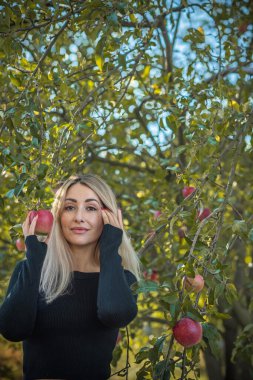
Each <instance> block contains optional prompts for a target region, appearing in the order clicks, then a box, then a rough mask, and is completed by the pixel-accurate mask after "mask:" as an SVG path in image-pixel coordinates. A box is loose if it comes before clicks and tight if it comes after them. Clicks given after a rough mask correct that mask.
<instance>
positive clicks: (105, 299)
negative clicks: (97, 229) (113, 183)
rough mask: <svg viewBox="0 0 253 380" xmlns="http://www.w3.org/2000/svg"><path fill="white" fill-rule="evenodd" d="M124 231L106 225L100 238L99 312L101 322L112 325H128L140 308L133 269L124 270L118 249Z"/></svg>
mask: <svg viewBox="0 0 253 380" xmlns="http://www.w3.org/2000/svg"><path fill="white" fill-rule="evenodd" d="M122 235H123V231H122V230H121V229H120V228H117V227H115V226H112V225H111V224H105V225H104V229H103V232H102V234H101V237H100V276H99V285H98V298H97V311H98V318H99V319H100V321H101V322H102V323H103V324H104V325H106V326H108V327H115V328H116V327H117V328H120V327H125V326H127V325H128V324H129V323H130V322H131V321H132V320H133V319H134V318H135V317H136V315H137V312H138V308H137V304H136V301H137V299H136V297H134V295H133V293H132V290H131V289H130V286H131V284H132V283H134V282H136V278H135V276H134V275H133V274H132V273H131V272H130V271H126V273H125V271H124V268H123V266H122V264H121V263H122V258H121V256H120V255H119V254H118V249H119V246H120V244H121V241H122Z"/></svg>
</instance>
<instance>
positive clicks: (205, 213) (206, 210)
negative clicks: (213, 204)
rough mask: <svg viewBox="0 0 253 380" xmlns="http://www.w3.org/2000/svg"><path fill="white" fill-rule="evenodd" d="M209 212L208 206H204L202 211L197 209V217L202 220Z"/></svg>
mask: <svg viewBox="0 0 253 380" xmlns="http://www.w3.org/2000/svg"><path fill="white" fill-rule="evenodd" d="M210 214H211V210H210V208H208V207H207V208H204V210H202V211H198V215H197V218H198V220H199V221H202V220H203V219H206V218H207V217H208V216H209V215H210Z"/></svg>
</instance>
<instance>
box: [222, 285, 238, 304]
mask: <svg viewBox="0 0 253 380" xmlns="http://www.w3.org/2000/svg"><path fill="white" fill-rule="evenodd" d="M225 297H226V299H227V301H228V303H229V304H230V305H232V304H233V303H234V302H235V301H237V300H238V293H237V290H236V287H235V285H234V284H226V290H225Z"/></svg>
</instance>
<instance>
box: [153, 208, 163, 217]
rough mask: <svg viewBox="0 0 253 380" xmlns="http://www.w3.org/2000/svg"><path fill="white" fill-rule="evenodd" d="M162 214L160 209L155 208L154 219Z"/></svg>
mask: <svg viewBox="0 0 253 380" xmlns="http://www.w3.org/2000/svg"><path fill="white" fill-rule="evenodd" d="M160 215H162V213H161V211H159V210H157V211H155V212H154V219H158V218H159V216H160Z"/></svg>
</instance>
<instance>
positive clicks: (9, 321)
mask: <svg viewBox="0 0 253 380" xmlns="http://www.w3.org/2000/svg"><path fill="white" fill-rule="evenodd" d="M25 244H26V247H27V251H26V259H25V260H23V261H20V262H19V263H18V264H17V265H16V267H15V269H14V271H13V273H12V276H11V279H10V282H9V285H8V289H7V293H6V296H5V299H4V301H3V303H2V304H1V305H0V334H2V335H3V336H4V337H5V338H6V339H8V340H10V341H13V342H19V341H22V340H24V339H26V338H27V337H28V336H29V335H31V333H32V330H33V327H34V323H35V319H36V312H37V298H38V293H39V283H40V274H41V269H42V265H43V261H44V258H45V255H46V249H47V245H46V244H45V243H41V242H39V241H38V239H37V237H36V235H29V236H27V237H26V240H25Z"/></svg>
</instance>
